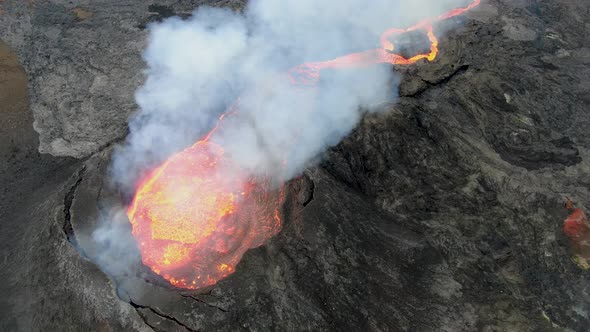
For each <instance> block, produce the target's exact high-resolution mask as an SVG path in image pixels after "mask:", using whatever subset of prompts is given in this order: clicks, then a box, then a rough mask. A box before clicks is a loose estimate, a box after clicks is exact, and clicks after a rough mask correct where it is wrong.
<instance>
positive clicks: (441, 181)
mask: <svg viewBox="0 0 590 332" xmlns="http://www.w3.org/2000/svg"><path fill="white" fill-rule="evenodd" d="M230 2H231V1H227V2H224V3H221V2H220V5H227V4H230V5H232V4H233V5H235V4H237V3H239V2H237V1H235V2H231V3H230ZM76 3H77V2H76V1H73V2H70V3H68V4H66V2H60V1H36V2H34V3H33V2H31V4H30V5H29V4H28V3H27V2H23V1H16V0H6V1H4V2H0V8H2V14H0V37H1V38H2V39H3V40H4V41H5V42H7V43H8V44H9V45H10V46H11V47H12V48H13V49H14V50H15V51H16V53H17V54H18V55H19V56H20V59H21V62H22V64H23V66H24V70H25V71H26V74H27V75H28V80H29V94H30V96H31V100H32V101H31V109H32V116H31V115H30V114H29V113H27V112H26V104H27V100H26V95H25V94H21V95H18V96H17V97H16V98H17V99H19V98H20V99H19V103H20V104H19V103H16V104H19V105H20V106H18V107H20V108H18V107H13V106H11V107H10V108H9V107H7V106H5V105H14V104H15V103H13V102H11V103H8V102H6V101H5V100H6V99H2V104H0V105H1V106H0V115H1V116H2V119H3V120H4V119H8V118H9V116H10V119H11V120H10V122H9V121H3V122H2V132H1V133H2V135H4V136H2V138H4V137H7V138H8V139H3V142H2V144H4V145H3V146H2V149H0V152H2V153H3V157H2V158H3V159H2V160H3V163H2V165H1V167H0V185H1V187H2V195H3V196H2V199H1V200H0V201H1V202H2V205H1V206H0V219H1V223H0V225H1V226H0V227H1V232H0V240H1V241H0V243H1V245H2V254H3V257H4V258H3V259H2V261H1V262H2V263H1V264H2V266H1V269H0V271H1V272H0V278H1V282H0V295H1V296H0V317H2V318H0V329H1V330H6V331H11V330H22V331H31V330H56V331H60V330H84V329H88V330H101V331H102V330H105V331H108V330H126V331H128V330H150V329H153V330H156V331H160V330H165V331H175V330H178V331H181V330H182V331H186V330H187V329H188V330H228V331H230V330H231V331H235V330H302V329H303V330H345V329H350V330H394V331H395V330H411V331H438V330H448V331H461V330H468V331H471V330H482V331H552V330H571V331H585V330H587V327H588V326H589V324H590V294H589V291H588V285H589V283H590V271H588V266H587V265H584V264H579V263H576V262H574V261H573V260H572V259H571V252H570V251H569V249H568V246H567V242H566V239H565V236H564V235H563V233H562V231H561V224H562V222H563V220H564V219H565V217H566V216H567V210H566V209H565V208H564V207H563V203H564V201H565V198H566V197H569V198H571V199H572V200H574V202H575V203H576V204H577V205H578V206H579V207H582V208H584V209H586V210H587V209H588V208H590V201H589V198H590V130H589V128H590V114H589V113H588V96H589V95H590V94H589V93H590V91H589V90H590V83H589V82H590V81H589V79H588V78H589V77H590V49H589V48H588V45H590V37H589V33H590V29H589V27H590V15H589V14H588V13H590V3H588V2H587V1H586V0H572V1H568V2H550V1H543V2H541V1H508V0H502V1H500V0H490V1H483V3H482V5H481V6H480V7H478V8H476V9H475V10H473V11H472V12H470V13H468V14H467V15H466V16H465V18H464V19H462V20H461V22H460V24H458V23H457V22H445V23H443V24H441V25H440V26H439V27H437V31H447V33H446V34H443V35H441V37H440V49H441V53H440V55H439V57H438V58H437V59H436V60H435V61H433V62H431V63H427V62H419V63H417V64H415V65H412V66H407V67H399V68H395V70H397V71H400V72H401V73H403V80H402V83H401V86H400V98H399V101H398V102H397V103H396V104H384V105H382V106H381V108H382V112H379V113H377V114H373V115H369V116H366V117H365V118H364V119H363V121H362V123H361V125H360V126H359V127H358V128H356V129H355V131H354V132H353V133H352V134H351V135H349V137H347V138H346V139H345V140H344V141H343V142H341V143H340V144H339V145H337V146H335V147H333V148H332V149H330V150H329V151H327V152H326V155H325V158H324V161H323V162H322V163H321V164H320V165H318V166H316V167H313V168H311V169H309V170H308V171H306V172H305V174H304V175H303V176H302V177H301V178H298V179H295V180H293V181H291V182H290V183H288V184H287V187H286V188H287V196H286V203H285V206H284V208H283V211H282V213H283V219H284V227H283V230H282V231H281V233H280V234H278V235H277V236H275V237H274V238H272V239H270V240H269V241H268V243H267V244H265V245H264V246H262V247H260V248H257V249H253V250H251V251H249V252H248V253H247V254H246V256H245V257H244V259H243V260H242V261H241V263H240V264H239V265H238V267H237V271H236V272H235V273H234V274H233V275H231V276H230V277H228V278H227V279H225V280H223V281H221V282H219V283H218V284H216V285H215V286H212V287H210V288H208V289H204V290H201V291H197V292H182V291H178V290H174V289H171V288H169V287H165V286H163V284H162V283H161V280H160V281H159V280H156V279H154V277H153V276H152V275H150V274H149V271H145V269H144V270H142V266H141V264H139V263H138V264H137V265H136V268H134V269H131V270H130V271H129V273H125V274H118V275H110V276H109V275H107V274H105V273H104V272H102V271H101V270H100V269H99V268H98V267H97V266H96V264H95V263H94V262H93V260H92V259H89V258H92V257H94V256H95V254H96V252H97V248H96V247H93V246H94V242H93V239H92V236H91V232H92V230H93V229H94V227H93V224H92V223H94V222H96V221H97V220H99V219H100V216H101V215H105V214H107V215H108V213H110V212H109V210H108V209H104V208H103V207H105V206H112V205H113V204H112V203H113V202H116V201H117V200H118V199H119V198H118V196H117V193H116V192H114V191H113V190H112V189H111V188H110V187H109V186H108V185H106V184H105V181H106V179H105V170H106V166H107V165H108V162H109V158H110V153H111V148H110V145H111V144H113V143H116V142H117V141H118V140H120V139H121V138H122V137H123V136H124V135H125V120H126V117H127V116H128V114H129V113H130V112H131V111H132V110H133V105H132V100H130V99H129V100H126V98H127V99H128V98H131V96H132V92H133V90H134V89H135V87H136V86H135V85H136V84H138V83H139V81H140V78H139V77H138V78H137V80H133V79H130V77H134V76H133V75H135V73H137V72H138V70H139V69H140V68H141V66H142V64H141V62H140V61H139V60H138V59H133V56H135V57H137V56H138V55H137V54H138V53H137V52H138V51H139V50H140V49H141V48H142V47H143V45H140V44H141V42H139V41H140V40H142V37H143V36H144V34H145V31H144V30H142V29H141V28H140V27H141V25H142V24H145V23H146V22H148V21H149V20H150V17H152V16H154V15H163V16H165V15H168V14H169V13H170V12H173V13H174V14H183V13H188V12H190V10H192V9H193V8H194V6H195V5H197V4H198V3H199V2H198V1H183V2H175V1H161V2H158V3H157V6H165V7H153V5H156V4H154V3H153V1H148V2H145V3H144V2H134V1H110V2H109V1H107V3H108V5H105V4H103V3H101V4H87V3H86V2H84V6H82V5H77V4H76ZM150 6H152V7H151V8H152V9H151V10H150ZM77 8H81V9H83V10H84V13H81V12H79V11H78V12H74V11H73V10H74V9H77ZM162 8H164V9H165V10H164V9H162ZM156 9H158V10H156ZM90 14H92V15H91V16H88V15H90ZM115 17H116V18H117V20H113V18H115ZM113 21H116V22H118V23H117V24H120V25H117V24H112V22H113ZM453 24H455V25H453ZM108 25H112V26H108ZM107 26H108V27H107ZM99 30H100V31H102V35H104V36H110V39H109V40H104V39H101V38H103V37H101V36H95V33H96V32H97V31H99ZM123 35H124V36H123ZM57 36H59V39H58V38H57ZM93 39H96V41H95V43H97V47H100V48H104V49H107V50H108V52H104V54H96V53H93V52H89V51H88V52H87V51H85V49H86V46H84V45H87V44H86V43H89V42H90V40H93ZM129 45H132V46H133V47H130V46H129ZM127 46H129V47H127ZM0 51H1V53H0V62H1V63H2V65H0V74H2V75H5V74H4V73H8V72H11V73H18V72H19V70H20V74H17V76H14V77H11V78H9V81H8V82H10V83H5V81H2V79H3V78H4V77H8V76H1V77H0V84H5V85H2V87H5V86H19V85H18V84H20V89H21V90H22V91H24V83H25V82H24V79H25V76H24V73H23V72H22V70H21V69H19V68H18V66H17V65H16V63H15V56H14V54H12V55H10V56H6V55H5V54H9V53H10V52H9V51H8V50H7V49H5V48H0ZM109 52H110V53H109ZM107 55H109V56H107ZM125 56H130V57H131V58H130V60H128V62H124V65H121V64H120V59H113V58H111V57H125ZM10 61H12V62H10ZM9 62H10V63H11V64H10V66H8V67H6V66H5V65H4V64H6V63H9ZM7 68H9V69H7ZM60 68H70V69H72V71H70V74H71V75H70V76H68V77H67V78H66V77H64V74H63V73H62V72H60ZM113 71H114V72H113ZM18 75H20V76H18ZM102 76H105V77H108V78H109V80H110V79H116V78H117V77H126V78H127V79H128V80H127V81H126V82H128V83H129V86H124V87H122V88H121V90H120V91H118V94H116V96H113V97H112V98H113V99H111V100H108V99H105V98H104V97H105V96H110V95H112V92H113V89H115V88H119V86H116V85H113V83H112V82H110V81H104V80H103V79H102V78H101V77H102ZM64 80H69V81H68V82H70V83H75V84H76V89H75V91H70V93H72V95H71V96H70V97H71V100H70V99H67V98H66V99H65V101H67V102H68V103H69V104H67V105H65V104H64V105H62V106H59V105H58V102H59V101H61V100H62V98H60V97H59V96H60V93H65V91H66V90H63V89H62V86H61V84H62V82H63V81H64ZM129 80H131V81H132V82H131V81H129ZM6 84H9V85H6ZM11 84H12V85H11ZM134 84H135V85H134ZM2 91H4V90H0V98H5V97H6V96H5V95H3V94H2V93H1V92H2ZM14 95H15V94H11V95H10V96H14ZM118 98H121V99H118ZM75 100H83V101H85V102H87V103H90V106H89V107H82V106H80V107H79V108H76V107H77V106H76V105H74V104H71V102H73V101H75ZM125 100H126V101H125ZM112 103H115V104H120V103H122V104H123V106H124V107H123V110H122V111H121V110H120V109H119V110H111V109H110V106H109V105H111V104H112ZM87 106H88V105H87ZM99 112H100V114H101V116H100V117H97V116H96V115H97V114H98V113H99ZM111 112H112V113H111ZM9 114H10V115H9ZM33 118H34V120H35V121H36V123H35V129H36V130H37V131H38V132H40V136H39V140H40V141H41V150H42V151H45V152H50V153H53V154H55V155H69V156H75V157H81V156H90V157H89V158H86V159H81V160H75V159H71V158H61V157H59V158H58V157H53V156H50V155H42V154H39V153H37V141H36V140H37V134H36V132H35V131H34V130H33V127H32V121H33ZM80 121H81V122H85V121H86V122H90V123H92V124H93V126H92V130H90V131H87V130H86V129H87V128H86V127H85V125H83V124H82V125H80V127H75V126H69V125H68V124H72V123H74V122H80ZM64 128H66V129H64ZM83 133H85V134H84V135H88V137H82V136H83ZM17 138H18V139H17ZM56 140H57V143H55V142H56ZM62 140H63V141H64V142H69V143H67V144H65V143H64V144H61V143H59V142H62ZM52 142H53V143H52ZM89 142H90V143H89ZM105 147H106V148H105ZM107 203H108V204H107ZM587 211H588V210H587ZM129 251H130V252H131V251H132V248H130V249H129Z"/></svg>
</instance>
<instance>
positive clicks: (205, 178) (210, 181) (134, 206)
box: [127, 0, 480, 289]
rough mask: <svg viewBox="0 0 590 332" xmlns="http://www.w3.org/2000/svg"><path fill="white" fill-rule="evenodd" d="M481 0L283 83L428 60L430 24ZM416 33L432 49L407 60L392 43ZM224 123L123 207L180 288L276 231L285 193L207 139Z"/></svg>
mask: <svg viewBox="0 0 590 332" xmlns="http://www.w3.org/2000/svg"><path fill="white" fill-rule="evenodd" d="M479 3H480V0H475V1H473V2H472V3H471V4H470V5H468V6H466V7H464V8H458V9H454V10H452V11H449V12H447V13H445V14H443V15H440V16H438V17H437V18H435V19H429V20H424V21H422V22H420V23H418V24H416V25H414V26H412V27H410V28H408V29H390V30H387V31H386V32H384V33H383V35H382V37H381V44H382V47H381V48H377V49H373V50H369V51H365V52H360V53H354V54H349V55H346V56H343V57H339V58H336V59H333V60H329V61H323V62H312V63H305V64H302V65H299V66H296V67H294V68H292V69H290V70H289V71H288V72H287V73H286V78H287V79H288V80H289V82H290V83H291V85H292V86H294V87H296V86H308V87H312V88H313V87H314V86H315V85H316V84H317V83H318V81H319V78H320V73H321V70H322V69H325V68H332V69H338V68H346V67H363V66H371V65H376V64H382V63H389V64H393V65H408V64H412V63H415V62H417V61H419V60H422V59H426V60H428V61H433V60H434V59H435V58H436V56H437V54H438V39H437V38H436V36H435V34H434V32H433V23H434V22H436V21H440V20H444V19H448V18H451V17H454V16H457V15H460V14H463V13H464V12H466V11H468V10H470V9H471V8H473V7H475V6H477V5H479ZM413 30H423V31H425V33H426V35H427V36H428V39H429V40H430V43H431V45H430V52H428V53H426V54H418V55H416V56H413V57H411V58H404V57H403V56H401V55H399V54H396V53H394V52H395V45H394V44H393V43H392V42H391V41H390V40H391V38H392V37H394V36H396V35H399V34H402V33H405V32H408V31H413ZM230 113H231V114H237V113H239V104H238V102H236V103H235V104H234V106H232V109H231V110H229V111H228V113H226V114H230ZM224 120H225V115H222V116H221V118H220V119H219V122H218V124H217V126H216V128H214V129H213V130H212V131H211V132H210V133H209V134H207V135H206V136H205V137H203V138H202V139H201V140H199V141H198V142H196V143H195V144H193V145H192V146H191V147H189V148H187V149H185V150H183V151H181V152H178V153H176V154H174V155H173V156H171V157H169V158H168V159H167V160H166V161H165V162H164V163H163V164H161V165H160V166H158V167H156V168H155V169H153V170H152V171H151V172H149V173H148V174H147V176H145V177H144V178H143V179H142V181H141V182H140V183H139V185H138V187H137V190H136V193H135V196H134V198H133V201H132V202H131V204H130V206H129V208H128V210H127V216H128V217H129V220H130V222H131V225H132V234H133V236H134V237H135V239H136V240H137V242H138V245H139V249H140V252H141V257H142V261H143V263H144V264H145V265H146V266H148V267H150V268H151V270H152V271H154V272H155V273H157V274H159V275H161V276H162V277H164V279H166V280H168V281H169V282H170V283H171V284H172V285H174V286H176V287H179V288H186V289H197V288H201V287H205V286H209V285H213V284H215V283H216V282H217V281H219V280H221V279H223V278H224V277H226V276H228V275H229V274H231V273H233V272H234V270H235V267H236V265H237V264H238V262H239V261H240V259H241V257H242V255H243V254H244V253H245V252H246V251H247V250H248V249H250V248H254V247H257V246H260V245H262V244H263V243H264V241H265V240H266V239H268V238H270V237H272V236H273V235H275V234H276V233H277V232H278V231H279V229H280V227H281V219H280V217H279V212H278V211H279V206H280V204H281V202H282V198H283V194H282V188H279V189H273V186H271V181H272V179H270V178H265V177H261V176H258V177H253V176H251V175H249V174H248V173H247V172H246V171H245V170H243V169H241V168H240V167H238V166H237V165H236V164H235V162H233V161H232V159H231V158H229V157H228V156H227V155H226V154H225V151H224V148H223V146H220V145H218V144H216V143H214V142H213V141H212V140H211V137H212V135H213V134H214V133H215V132H216V131H217V130H219V129H220V128H219V127H220V126H221V125H222V124H223V122H224ZM229 175H231V176H229ZM275 180H276V179H275Z"/></svg>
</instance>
